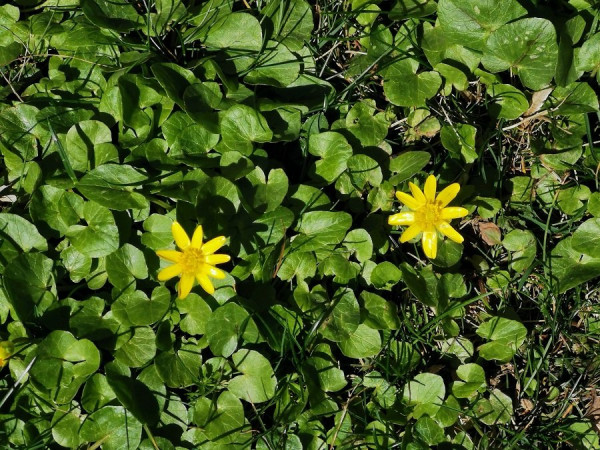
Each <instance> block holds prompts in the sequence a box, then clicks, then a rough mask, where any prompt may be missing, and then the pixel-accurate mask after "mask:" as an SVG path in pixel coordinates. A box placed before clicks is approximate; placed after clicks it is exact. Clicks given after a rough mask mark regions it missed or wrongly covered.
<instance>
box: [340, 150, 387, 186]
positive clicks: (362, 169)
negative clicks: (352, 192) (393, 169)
mask: <svg viewBox="0 0 600 450" xmlns="http://www.w3.org/2000/svg"><path fill="white" fill-rule="evenodd" d="M347 164H348V172H347V173H348V175H349V176H350V179H351V180H352V184H353V185H354V186H356V187H357V188H358V189H359V190H363V189H365V188H366V187H367V183H368V184H370V185H371V186H374V187H377V186H379V185H380V184H381V182H382V181H383V174H382V173H381V166H380V165H379V163H378V162H377V161H375V160H374V159H373V158H371V157H370V156H367V155H363V154H358V155H352V156H351V157H350V158H349V159H348V161H347Z"/></svg>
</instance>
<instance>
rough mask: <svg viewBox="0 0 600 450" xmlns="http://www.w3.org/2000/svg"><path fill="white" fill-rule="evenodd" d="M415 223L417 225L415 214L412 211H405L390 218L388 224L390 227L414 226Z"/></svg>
mask: <svg viewBox="0 0 600 450" xmlns="http://www.w3.org/2000/svg"><path fill="white" fill-rule="evenodd" d="M413 223H415V213H414V212H412V211H405V212H401V213H398V214H394V215H392V216H390V217H388V224H390V225H412V224H413Z"/></svg>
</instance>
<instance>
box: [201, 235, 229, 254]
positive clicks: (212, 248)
mask: <svg viewBox="0 0 600 450" xmlns="http://www.w3.org/2000/svg"><path fill="white" fill-rule="evenodd" d="M225 242H227V238H226V237H225V236H218V237H216V238H214V239H211V240H210V241H208V242H207V243H206V244H204V245H203V246H202V253H204V254H205V255H210V254H212V253H214V252H216V251H217V250H219V249H220V248H221V247H223V246H224V245H225Z"/></svg>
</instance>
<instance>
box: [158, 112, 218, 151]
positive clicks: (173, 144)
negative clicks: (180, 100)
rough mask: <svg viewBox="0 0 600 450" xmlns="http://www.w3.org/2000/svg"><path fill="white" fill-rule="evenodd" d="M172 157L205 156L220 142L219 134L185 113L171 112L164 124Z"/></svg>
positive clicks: (163, 129)
mask: <svg viewBox="0 0 600 450" xmlns="http://www.w3.org/2000/svg"><path fill="white" fill-rule="evenodd" d="M162 132H163V135H164V136H165V139H166V140H167V143H168V144H169V147H170V150H169V156H171V157H172V158H187V157H190V158H197V157H199V156H204V155H205V154H206V153H207V152H208V151H210V150H212V149H213V148H214V147H215V146H216V145H217V143H218V142H219V135H218V134H214V133H211V132H210V131H208V130H207V129H206V128H205V127H203V126H202V125H201V124H198V123H196V122H194V120H193V119H192V118H191V117H190V116H188V115H187V114H185V113H182V112H181V111H177V112H175V113H174V114H171V116H169V118H168V119H167V120H166V121H165V122H164V123H163V125H162Z"/></svg>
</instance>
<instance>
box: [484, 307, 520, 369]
mask: <svg viewBox="0 0 600 450" xmlns="http://www.w3.org/2000/svg"><path fill="white" fill-rule="evenodd" d="M477 334H478V335H479V336H481V337H483V338H485V339H489V340H491V341H492V342H490V343H487V344H483V345H482V346H480V347H479V349H478V350H479V355H480V356H481V357H482V358H484V359H487V360H492V359H495V360H498V361H502V362H506V361H509V360H510V359H511V358H512V357H513V356H514V354H515V353H516V352H517V350H518V348H519V347H520V346H521V345H522V344H523V342H524V341H525V338H526V337H527V328H525V326H523V324H522V323H521V322H518V321H516V320H511V319H506V318H504V317H493V318H491V319H490V320H488V321H486V322H484V323H482V324H481V325H479V328H477Z"/></svg>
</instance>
